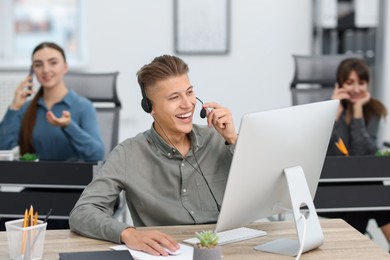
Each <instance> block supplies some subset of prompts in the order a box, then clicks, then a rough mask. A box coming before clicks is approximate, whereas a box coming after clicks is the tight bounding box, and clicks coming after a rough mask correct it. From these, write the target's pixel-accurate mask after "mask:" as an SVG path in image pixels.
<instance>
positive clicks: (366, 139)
mask: <svg viewBox="0 0 390 260" xmlns="http://www.w3.org/2000/svg"><path fill="white" fill-rule="evenodd" d="M336 80H337V83H336V86H335V89H334V91H333V95H332V99H339V100H340V101H341V102H340V106H339V109H338V111H337V116H336V122H335V126H334V129H333V135H332V139H333V140H332V141H333V142H331V143H330V147H329V150H328V155H341V152H340V151H339V150H338V149H337V147H336V145H334V143H335V142H336V141H337V140H338V138H341V139H342V140H343V142H344V144H345V146H346V148H347V150H348V153H349V155H374V154H375V152H376V151H377V149H378V148H377V134H378V128H379V123H380V119H381V117H383V118H384V117H386V115H387V110H386V108H385V106H384V105H383V104H382V103H381V102H380V101H378V100H376V99H374V98H372V97H371V94H370V92H369V82H370V73H369V69H368V66H367V64H366V63H365V61H364V60H362V59H357V58H348V59H345V60H343V61H342V62H341V63H340V65H339V67H338V69H337V75H336Z"/></svg>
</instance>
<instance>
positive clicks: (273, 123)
mask: <svg viewBox="0 0 390 260" xmlns="http://www.w3.org/2000/svg"><path fill="white" fill-rule="evenodd" d="M338 105H339V101H338V100H329V101H323V102H317V103H310V104H305V105H299V106H291V107H287V108H281V109H275V110H271V111H265V112H256V113H249V114H246V115H244V116H243V118H242V120H241V124H240V130H239V137H238V140H237V143H236V148H235V152H234V155H233V160H232V164H231V168H230V173H229V178H228V182H227V186H226V190H225V194H224V198H223V202H222V207H221V212H220V214H219V217H218V221H217V225H216V231H217V232H220V231H224V230H229V229H233V228H237V227H241V226H244V225H246V224H248V223H250V222H253V221H256V220H260V219H263V218H266V217H270V216H274V215H276V214H280V213H285V212H288V211H289V210H292V211H293V216H294V220H295V223H296V228H297V233H298V240H295V241H291V240H278V241H276V242H274V241H273V242H270V243H271V244H269V245H260V246H259V247H257V248H256V249H259V250H264V251H268V252H275V253H282V254H286V255H297V254H298V251H299V250H298V249H299V248H300V245H302V244H303V252H306V251H309V250H311V249H314V248H317V247H318V246H320V245H321V244H322V243H323V234H322V229H321V226H320V224H319V221H318V217H317V213H316V210H315V208H314V205H313V198H314V195H315V192H316V189H317V186H318V181H319V178H320V175H321V170H322V167H323V163H324V159H325V155H326V151H327V147H328V144H329V140H330V136H331V133H332V129H333V125H334V122H335V117H336V111H337V108H338ZM302 206H306V207H307V208H306V211H308V212H309V214H308V216H304V217H305V219H302V220H301V218H302V217H303V214H301V210H302V209H301V207H302ZM304 221H305V223H306V224H307V225H305V226H304V227H305V228H306V232H302V225H301V224H302V222H304ZM268 246H270V248H269V247H268Z"/></svg>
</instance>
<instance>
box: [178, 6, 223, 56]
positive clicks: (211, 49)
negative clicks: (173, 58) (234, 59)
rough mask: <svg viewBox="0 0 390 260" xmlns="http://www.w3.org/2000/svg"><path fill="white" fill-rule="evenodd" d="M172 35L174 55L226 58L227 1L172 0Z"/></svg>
mask: <svg viewBox="0 0 390 260" xmlns="http://www.w3.org/2000/svg"><path fill="white" fill-rule="evenodd" d="M174 34H175V36H174V37H175V40H174V45H175V47H174V48H175V52H176V53H177V54H198V55H202V54H204V55H213V54H215V55H224V54H227V53H228V52H229V49H230V0H197V1H188V0H174Z"/></svg>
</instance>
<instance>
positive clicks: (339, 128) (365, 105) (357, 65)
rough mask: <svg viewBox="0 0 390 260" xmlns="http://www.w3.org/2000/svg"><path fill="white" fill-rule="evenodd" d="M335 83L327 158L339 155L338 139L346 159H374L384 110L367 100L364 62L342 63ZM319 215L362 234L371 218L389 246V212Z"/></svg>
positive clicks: (367, 76)
mask: <svg viewBox="0 0 390 260" xmlns="http://www.w3.org/2000/svg"><path fill="white" fill-rule="evenodd" d="M336 80H337V83H336V86H335V88H334V91H333V95H332V99H339V100H340V106H339V109H338V111H337V115H336V122H335V125H334V128H333V132H332V137H331V140H330V142H329V148H328V153H327V155H342V152H341V151H340V150H339V149H338V148H337V146H336V145H335V143H336V142H338V140H339V138H341V140H343V143H344V144H345V147H346V148H347V151H348V154H349V155H352V156H354V155H374V154H375V153H376V151H377V150H378V146H377V135H378V129H379V123H380V120H381V119H382V118H385V117H386V115H387V110H386V107H385V106H384V105H383V104H382V103H381V102H380V101H379V100H377V99H374V98H373V97H371V94H370V90H369V83H370V72H369V68H368V66H367V64H366V62H365V61H364V60H362V59H358V58H348V59H345V60H343V61H342V62H341V63H340V64H339V66H338V69H337V74H336ZM344 152H345V151H344ZM346 195H347V194H346ZM320 215H321V216H324V217H333V218H334V217H335V218H342V219H344V220H345V221H346V222H348V223H349V224H350V225H351V226H353V227H354V228H356V229H357V230H358V231H360V232H361V233H365V232H366V228H367V224H368V221H369V219H371V218H373V219H375V220H376V222H377V224H378V226H379V227H380V228H381V230H382V232H383V234H384V235H385V237H386V239H387V242H388V243H389V244H390V212H389V211H360V212H336V213H321V214H320Z"/></svg>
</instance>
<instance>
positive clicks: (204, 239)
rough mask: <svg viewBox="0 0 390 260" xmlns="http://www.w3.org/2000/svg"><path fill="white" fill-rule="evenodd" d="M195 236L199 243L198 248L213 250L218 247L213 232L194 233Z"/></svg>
mask: <svg viewBox="0 0 390 260" xmlns="http://www.w3.org/2000/svg"><path fill="white" fill-rule="evenodd" d="M195 235H196V238H198V239H199V241H200V243H199V244H198V246H199V247H201V248H214V247H216V246H217V245H218V234H217V233H215V232H214V231H211V230H208V231H202V232H199V233H198V232H196V233H195Z"/></svg>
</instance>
